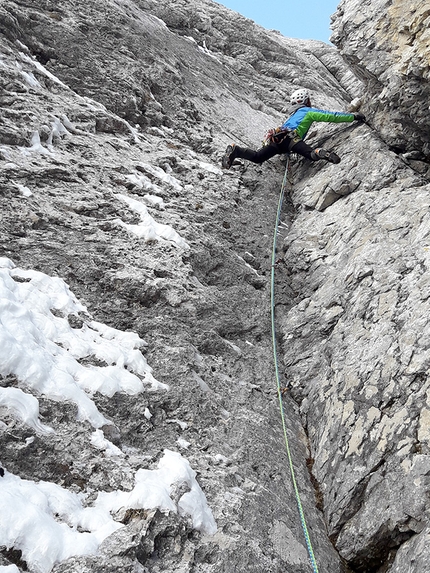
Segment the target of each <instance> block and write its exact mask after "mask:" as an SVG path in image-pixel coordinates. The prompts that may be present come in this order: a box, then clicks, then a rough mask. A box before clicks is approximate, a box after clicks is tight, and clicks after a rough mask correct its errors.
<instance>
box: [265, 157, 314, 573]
mask: <svg viewBox="0 0 430 573" xmlns="http://www.w3.org/2000/svg"><path fill="white" fill-rule="evenodd" d="M289 168H290V156H289V155H288V157H287V165H286V168H285V175H284V179H283V181H282V187H281V193H280V195H279V202H278V212H277V216H276V224H275V233H274V236H273V250H272V273H271V287H270V300H271V318H272V342H273V356H274V362H275V375H276V384H277V390H278V399H279V407H280V410H281V419H282V427H283V430H284V438H285V446H286V449H287V455H288V461H289V465H290V473H291V479H292V482H293V486H294V492H295V494H296V501H297V506H298V509H299V515H300V521H301V524H302V528H303V533H304V535H305V539H306V546H307V548H308V553H309V558H310V560H311V564H312V568H313V571H314V573H318V567H317V563H316V560H315V555H314V551H313V549H312V543H311V539H310V536H309V531H308V528H307V525H306V519H305V514H304V512H303V507H302V502H301V499H300V493H299V489H298V487H297V482H296V476H295V472H294V466H293V460H292V457H291V452H290V445H289V441H288V436H287V427H286V424H285V415H284V404H283V400H282V391H281V383H280V377H279V364H278V352H277V346H276V326H275V265H276V244H277V237H278V229H279V223H280V220H281V211H282V204H283V202H284V195H285V188H286V185H287V181H288V171H289Z"/></svg>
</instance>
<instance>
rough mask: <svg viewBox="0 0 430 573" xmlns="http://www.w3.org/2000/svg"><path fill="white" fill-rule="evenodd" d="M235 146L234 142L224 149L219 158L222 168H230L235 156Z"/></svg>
mask: <svg viewBox="0 0 430 573" xmlns="http://www.w3.org/2000/svg"><path fill="white" fill-rule="evenodd" d="M235 147H236V145H235V144H234V143H232V144H231V145H228V146H227V149H226V150H225V153H224V155H223V157H222V159H221V164H222V166H223V167H224V169H230V167H231V166H232V163H233V161H234V158H235V157H236V155H235Z"/></svg>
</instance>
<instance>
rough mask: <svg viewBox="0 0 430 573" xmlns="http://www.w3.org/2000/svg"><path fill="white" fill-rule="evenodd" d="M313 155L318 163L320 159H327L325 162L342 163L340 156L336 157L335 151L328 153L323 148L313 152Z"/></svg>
mask: <svg viewBox="0 0 430 573" xmlns="http://www.w3.org/2000/svg"><path fill="white" fill-rule="evenodd" d="M312 155H313V156H314V157H313V158H314V160H315V161H318V159H325V161H329V162H330V163H340V157H339V155H336V153H334V151H327V150H326V149H323V148H322V147H320V148H318V149H314V150H313V151H312Z"/></svg>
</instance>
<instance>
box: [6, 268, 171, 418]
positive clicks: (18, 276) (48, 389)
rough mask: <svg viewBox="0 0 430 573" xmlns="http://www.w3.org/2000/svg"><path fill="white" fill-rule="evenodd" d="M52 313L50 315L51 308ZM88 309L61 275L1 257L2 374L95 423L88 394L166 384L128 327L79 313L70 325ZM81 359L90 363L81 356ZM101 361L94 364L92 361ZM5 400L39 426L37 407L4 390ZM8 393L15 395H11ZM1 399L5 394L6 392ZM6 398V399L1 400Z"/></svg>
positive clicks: (136, 390)
mask: <svg viewBox="0 0 430 573" xmlns="http://www.w3.org/2000/svg"><path fill="white" fill-rule="evenodd" d="M54 313H55V314H54ZM79 313H85V314H86V316H87V317H88V314H87V311H86V308H85V307H84V306H83V305H82V304H81V303H80V302H79V301H78V300H77V299H76V297H75V296H74V295H73V293H72V292H71V291H70V289H69V287H68V285H67V284H66V283H65V282H64V281H63V280H62V279H60V278H57V277H49V276H48V275H45V274H44V273H41V272H37V271H32V270H22V269H18V268H15V266H14V264H13V262H12V261H11V260H10V259H7V258H5V257H2V258H0V374H1V375H3V376H8V375H14V376H16V377H17V379H18V381H19V384H20V385H23V386H24V387H25V388H26V389H29V390H31V391H33V392H35V393H41V394H43V395H45V396H47V397H48V398H50V399H52V400H57V401H58V400H60V401H68V400H70V401H72V402H73V403H75V404H76V405H77V406H78V415H79V419H81V420H88V421H89V422H90V423H91V424H92V426H93V427H95V428H100V427H101V426H103V425H104V424H108V423H109V421H108V420H107V419H106V418H105V417H104V416H103V415H102V414H101V413H100V412H99V410H98V409H97V407H96V405H95V403H94V401H93V400H92V399H91V396H92V394H94V393H95V392H100V393H101V394H103V395H105V396H113V395H114V394H115V393H117V392H125V393H127V394H131V395H133V394H137V393H139V392H142V391H143V389H144V385H149V386H150V387H151V388H152V389H153V390H157V389H167V388H168V386H167V385H165V384H162V383H161V382H158V381H157V380H156V379H155V378H154V377H153V376H152V369H151V368H150V366H149V365H148V363H147V362H146V359H145V357H144V356H143V355H142V353H141V352H140V350H139V348H141V347H142V346H143V345H144V344H145V342H144V341H143V340H142V339H141V338H140V337H139V336H138V335H137V334H136V333H133V332H122V331H119V330H116V329H114V328H111V327H109V326H107V325H104V324H102V323H99V322H96V321H94V320H91V318H90V317H88V318H86V319H85V321H84V320H83V319H80V318H79V320H81V324H82V326H81V327H80V328H72V327H71V325H70V324H69V321H68V319H67V317H68V316H69V315H72V316H74V317H75V318H76V317H79ZM84 358H86V359H87V361H89V363H90V364H89V365H83V364H81V363H80V362H78V361H79V360H81V359H84ZM93 359H96V360H97V362H100V361H101V362H104V363H105V364H106V365H103V366H98V365H97V366H96V365H92V364H91V360H93ZM9 398H10V401H11V402H10V403H11V404H12V402H13V400H14V401H15V402H14V404H15V407H12V405H11V406H10V407H11V408H12V409H13V410H14V411H15V412H18V414H20V415H21V418H22V419H24V421H26V422H27V423H29V424H30V425H32V426H33V427H35V428H36V426H37V424H36V422H35V415H36V414H35V410H34V409H33V410H32V412H33V413H32V414H31V415H30V414H29V413H28V412H29V410H27V413H25V411H26V408H27V409H28V408H30V409H31V405H30V403H29V402H27V403H26V402H24V398H23V397H22V396H21V397H20V399H21V402H22V404H21V406H18V405H17V400H18V395H14V396H12V394H9ZM12 398H13V400H12ZM4 400H6V398H4ZM3 404H6V405H7V402H3Z"/></svg>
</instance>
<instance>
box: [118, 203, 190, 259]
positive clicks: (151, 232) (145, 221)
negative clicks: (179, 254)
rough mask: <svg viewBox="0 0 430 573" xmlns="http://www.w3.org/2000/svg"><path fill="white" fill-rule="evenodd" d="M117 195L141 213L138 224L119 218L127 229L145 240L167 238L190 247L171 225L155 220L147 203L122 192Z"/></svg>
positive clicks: (120, 223)
mask: <svg viewBox="0 0 430 573" xmlns="http://www.w3.org/2000/svg"><path fill="white" fill-rule="evenodd" d="M115 196H116V197H117V198H118V199H120V200H121V201H124V202H125V203H127V205H128V206H129V207H130V208H131V209H132V210H133V211H135V212H136V213H138V214H139V215H140V223H139V224H138V225H131V224H128V223H124V221H121V220H120V219H117V222H118V224H119V225H121V226H122V227H124V228H125V229H127V231H129V232H130V233H133V234H134V235H137V236H138V237H141V238H143V239H145V241H161V240H165V241H169V242H171V243H174V244H175V245H177V246H178V247H182V248H184V249H189V248H190V247H189V245H188V243H187V242H186V241H185V240H184V239H183V238H182V237H181V235H179V233H177V232H176V231H175V230H174V229H173V228H172V227H171V226H170V225H163V224H161V223H157V221H155V220H154V219H153V218H152V217H151V215H150V214H149V213H148V209H147V207H146V205H144V204H143V203H141V202H140V201H136V199H132V198H131V197H127V195H122V194H121V193H118V194H117V195H115Z"/></svg>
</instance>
